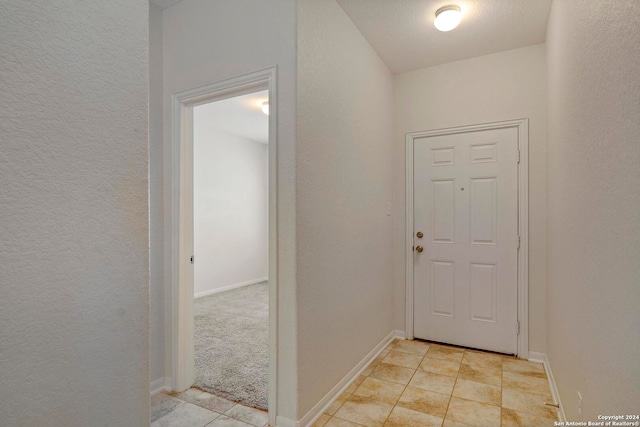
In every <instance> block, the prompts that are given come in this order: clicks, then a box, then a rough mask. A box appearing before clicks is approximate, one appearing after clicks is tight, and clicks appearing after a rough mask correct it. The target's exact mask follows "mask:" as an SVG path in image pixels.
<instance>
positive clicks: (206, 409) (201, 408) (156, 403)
mask: <svg viewBox="0 0 640 427" xmlns="http://www.w3.org/2000/svg"><path fill="white" fill-rule="evenodd" d="M268 423H269V417H268V416H267V413H266V412H264V411H260V410H258V409H254V408H249V407H247V406H243V405H240V404H236V403H234V402H230V401H228V400H225V399H222V398H220V397H217V396H214V395H212V394H209V393H206V392H204V391H200V390H196V389H193V388H191V389H189V390H186V391H184V392H182V393H179V394H165V393H158V394H156V395H155V396H153V397H152V398H151V427H205V426H207V427H264V426H266V425H268Z"/></svg>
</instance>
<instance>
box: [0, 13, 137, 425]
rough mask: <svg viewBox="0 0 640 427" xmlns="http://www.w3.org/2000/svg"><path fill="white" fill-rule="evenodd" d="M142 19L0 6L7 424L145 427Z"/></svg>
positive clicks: (0, 372)
mask: <svg viewBox="0 0 640 427" xmlns="http://www.w3.org/2000/svg"><path fill="white" fill-rule="evenodd" d="M148 14H149V11H148V4H147V0H138V1H131V0H114V1H109V2H99V1H98V2H95V1H94V2H76V1H56V2H50V1H29V2H24V1H8V2H7V1H4V2H2V4H0V40H2V43H0V58H1V59H0V93H2V102H0V117H2V125H1V126H0V141H2V142H1V143H0V182H2V185H0V200H1V201H2V203H1V204H0V218H2V219H1V220H0V228H1V230H0V236H1V237H0V269H1V270H0V289H2V297H0V337H1V338H0V342H1V344H0V378H2V380H1V382H2V387H0V414H2V415H1V418H2V421H1V423H2V425H7V426H19V425H20V426H38V425H50V426H53V425H56V426H143V425H149V329H148V328H149V313H148V305H149V233H148V225H149V222H148V214H149V213H148V191H147V185H148V177H147V172H148V167H147V166H148V160H147V128H148V122H147V114H148V108H147V102H148V83H149V79H148V62H147V57H148V40H149V33H148V31H149V29H148V19H149V15H148Z"/></svg>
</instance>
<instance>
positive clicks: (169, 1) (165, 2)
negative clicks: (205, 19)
mask: <svg viewBox="0 0 640 427" xmlns="http://www.w3.org/2000/svg"><path fill="white" fill-rule="evenodd" d="M149 1H150V2H151V3H153V4H155V5H156V6H160V7H161V8H163V9H166V8H168V7H171V6H173V5H174V4H176V3H180V2H181V1H182V0H149Z"/></svg>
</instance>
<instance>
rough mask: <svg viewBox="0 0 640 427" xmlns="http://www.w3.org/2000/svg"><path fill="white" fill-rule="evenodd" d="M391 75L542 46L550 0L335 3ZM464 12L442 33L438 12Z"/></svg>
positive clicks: (360, 0)
mask: <svg viewBox="0 0 640 427" xmlns="http://www.w3.org/2000/svg"><path fill="white" fill-rule="evenodd" d="M337 1H338V3H339V4H340V6H342V8H343V9H344V11H345V12H346V13H347V15H349V17H350V18H351V20H352V21H353V22H354V24H355V25H356V27H358V29H359V30H360V32H361V33H362V34H363V35H364V37H365V38H366V39H367V40H368V42H369V44H370V45H371V46H372V47H373V49H375V50H376V52H377V53H378V55H380V57H381V58H382V60H383V61H384V62H385V63H386V64H387V66H388V67H389V68H390V69H391V71H392V72H393V73H401V72H404V71H410V70H415V69H418V68H424V67H430V66H433V65H438V64H444V63H447V62H452V61H458V60H461V59H467V58H473V57H476V56H481V55H487V54H490V53H496V52H500V51H503V50H509V49H516V48H519V47H524V46H530V45H533V44H537V43H543V42H544V40H545V35H546V30H547V19H548V17H549V11H550V9H551V2H552V0H450V1H447V0H337ZM448 4H457V5H459V6H460V7H461V8H462V13H463V17H462V22H460V25H459V26H458V27H457V28H456V29H454V30H452V31H449V32H446V33H443V32H440V31H438V30H436V28H435V27H434V26H433V21H434V19H435V11H436V10H437V9H438V8H440V7H442V6H445V5H448Z"/></svg>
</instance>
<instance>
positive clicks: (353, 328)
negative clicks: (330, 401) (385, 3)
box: [296, 0, 393, 417]
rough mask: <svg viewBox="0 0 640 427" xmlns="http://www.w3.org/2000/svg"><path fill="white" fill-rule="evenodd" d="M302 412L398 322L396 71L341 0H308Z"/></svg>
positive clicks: (303, 23)
mask: <svg viewBox="0 0 640 427" xmlns="http://www.w3.org/2000/svg"><path fill="white" fill-rule="evenodd" d="M298 12H299V13H298V88H297V89H298V98H297V99H298V101H297V107H298V109H297V112H298V113H297V145H296V150H297V151H296V153H297V171H298V173H297V197H296V201H297V212H298V275H297V278H298V279H297V286H298V323H299V332H298V334H299V335H298V340H299V342H298V353H299V358H298V363H299V365H298V372H299V401H300V403H299V411H298V416H299V417H302V416H303V415H305V414H306V413H307V411H309V409H311V407H312V406H313V405H314V404H315V403H316V402H317V401H318V400H320V399H321V398H322V397H323V396H324V395H325V394H326V393H327V392H328V391H329V390H330V389H331V387H333V386H334V385H335V384H336V383H337V382H338V381H339V380H341V379H342V378H343V377H344V375H346V374H347V373H348V372H349V370H351V369H352V368H353V367H354V366H355V365H356V364H357V363H358V362H359V361H360V360H361V359H362V358H363V357H364V356H366V354H367V353H368V352H369V351H370V350H371V349H373V348H374V347H375V346H376V345H377V344H378V343H380V341H381V340H382V339H383V338H384V337H385V336H386V335H387V334H389V332H391V331H392V329H393V318H392V317H393V315H392V313H393V286H392V274H391V273H392V262H391V217H390V216H387V215H386V203H387V202H390V201H391V184H392V174H391V167H392V164H391V160H392V140H391V137H392V133H391V131H392V128H391V120H392V104H393V93H392V78H391V73H390V72H389V70H388V69H387V67H386V66H385V65H384V63H383V62H382V60H380V58H379V57H378V56H377V55H376V53H375V52H374V51H373V50H372V49H371V47H370V46H369V44H368V43H367V41H366V40H365V39H364V38H363V36H362V35H361V34H360V33H359V32H358V30H357V29H356V27H355V26H354V25H353V23H352V22H351V20H350V19H349V18H348V17H347V16H346V14H345V13H344V12H343V11H342V9H341V8H340V6H338V4H337V3H336V2H335V1H334V0H330V1H324V0H313V1H304V2H300V3H299V4H298Z"/></svg>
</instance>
